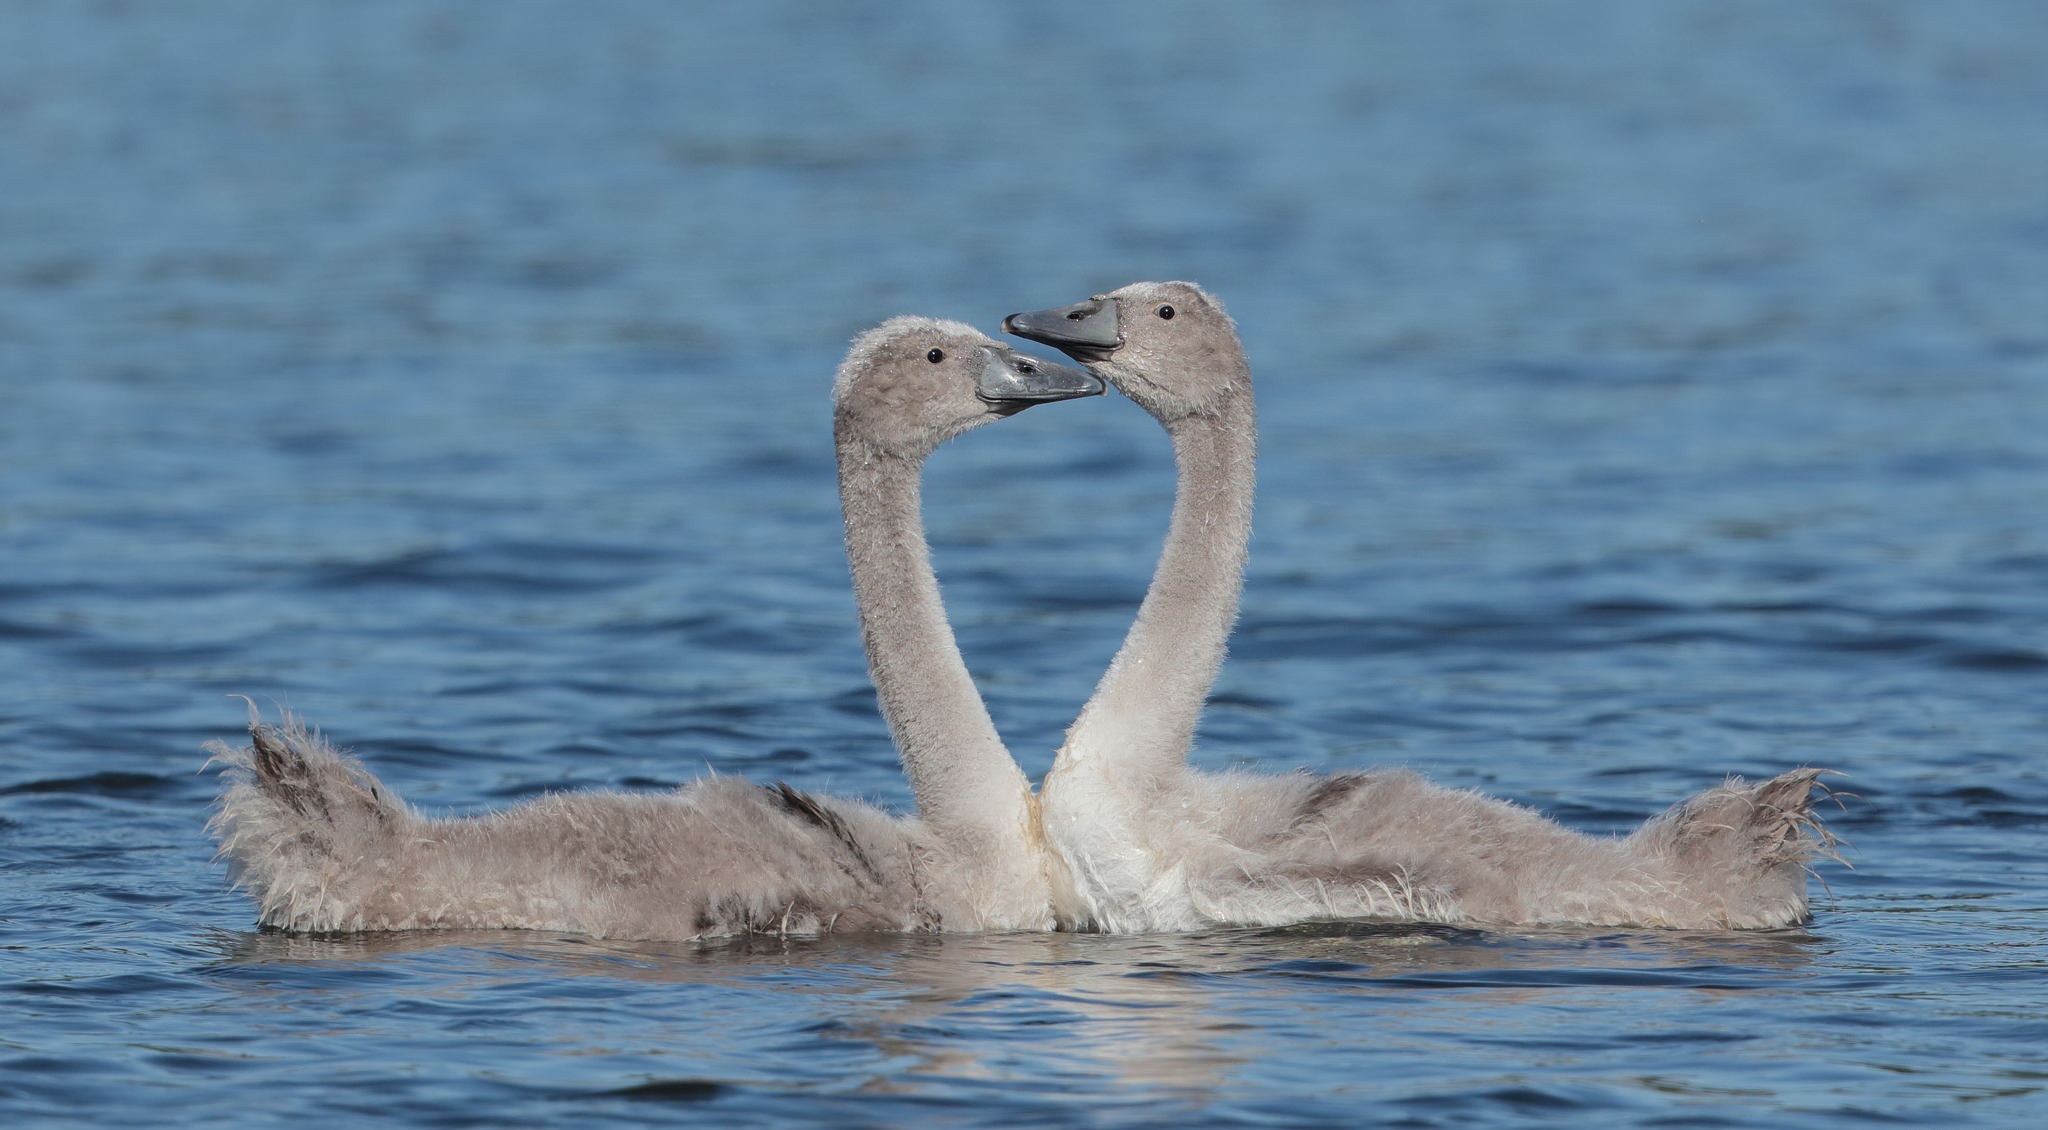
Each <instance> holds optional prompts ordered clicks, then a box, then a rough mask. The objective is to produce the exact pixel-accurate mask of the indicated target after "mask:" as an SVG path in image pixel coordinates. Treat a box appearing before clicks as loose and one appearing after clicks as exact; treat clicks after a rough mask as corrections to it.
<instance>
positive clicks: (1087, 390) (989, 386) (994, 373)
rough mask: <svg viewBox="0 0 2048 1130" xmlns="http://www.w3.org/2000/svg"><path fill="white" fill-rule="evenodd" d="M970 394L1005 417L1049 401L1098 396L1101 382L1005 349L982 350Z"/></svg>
mask: <svg viewBox="0 0 2048 1130" xmlns="http://www.w3.org/2000/svg"><path fill="white" fill-rule="evenodd" d="M982 354H983V356H982V362H981V375H980V376H979V377H977V378H976V379H975V382H974V393H975V395H976V396H979V397H981V398H982V400H984V401H986V402H987V403H988V404H989V405H991V406H992V407H994V408H995V409H996V411H998V412H1001V413H1002V414H1004V415H1005V416H1007V415H1011V414H1013V413H1017V412H1022V411H1023V410H1025V409H1026V408H1029V407H1031V406H1032V405H1034V404H1042V403H1044V402H1046V401H1049V400H1072V399H1074V398H1075V397H1077V396H1101V395H1102V391H1103V385H1102V382H1101V381H1100V380H1099V379H1097V378H1096V377H1094V376H1093V375H1091V374H1089V373H1084V372H1082V371H1081V370H1079V369H1074V368H1069V367H1068V366H1065V365H1055V364H1053V363H1052V362H1050V361H1040V360H1039V359H1038V358H1036V357H1027V356H1025V355H1024V354H1022V353H1019V352H1017V351H1016V350H1014V349H1011V348H1010V347H1008V346H1005V345H991V346H988V347H986V348H984V349H983V350H982Z"/></svg>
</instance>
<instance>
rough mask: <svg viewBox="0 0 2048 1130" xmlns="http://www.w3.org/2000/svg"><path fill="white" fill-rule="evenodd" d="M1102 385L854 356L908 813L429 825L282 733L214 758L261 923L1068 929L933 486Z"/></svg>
mask: <svg viewBox="0 0 2048 1130" xmlns="http://www.w3.org/2000/svg"><path fill="white" fill-rule="evenodd" d="M1102 391H1103V385H1102V382H1101V381H1100V380H1098V379H1097V378H1095V377H1093V376H1091V375H1089V374H1087V373H1084V372H1081V371H1080V370H1078V369H1073V368H1070V367H1067V366H1064V365H1054V364H1049V363H1046V362H1043V361H1039V360H1036V359H1033V358H1031V357H1028V356H1025V355H1024V354H1022V353H1019V352H1017V351H1016V350H1014V349H1011V348H1010V347H1008V346H1006V345H1003V344H1001V343H999V342H996V341H994V340H992V339H990V338H988V337H987V336H985V335H983V334H982V333H980V332H979V331H976V330H974V329H972V328H971V327H969V326H966V325H963V324H961V323H958V322H949V321H940V320H935V319H930V318H919V317H899V318H893V319H891V320H889V321H887V322H885V323H883V324H882V325H880V326H879V327H876V328H875V329H872V330H869V331H868V332H866V333H864V334H862V335H861V336H860V337H858V338H857V339H855V341H854V343H853V345H852V348H851V349H850V351H849V352H848V354H847V356H846V359H845V361H844V362H843V363H842V364H841V366H840V368H839V371H838V376H837V379H836V381H835V383H834V386H833V400H834V420H833V438H834V444H835V447H836V448H837V451H838V461H839V483H840V497H841V505H842V511H843V516H844V519H845V529H846V547H847V555H848V561H849V563H850V565H851V568H852V573H853V580H854V591H855V597H856V603H857V604H858V607H859V612H860V623H861V634H862V640H863V644H864V646H865V648H866V651H867V656H868V662H869V666H870V671H871V674H872V676H873V679H874V682H875V685H876V688H877V690H878V692H879V700H880V704H881V710H882V713H883V715H884V716H885V718H886V720H887V722H888V725H889V729H890V732H891V735H892V736H893V738H894V739H895V742H896V745H897V748H898V750H899V752H900V754H901V757H902V760H903V763H904V766H905V768H906V769H907V771H908V775H909V778H910V784H911V788H912V792H913V793H914V794H915V797H916V802H917V815H916V816H914V817H908V818H895V817H891V816H889V815H887V814H885V813H883V812H882V811H880V810H878V809H876V808H873V807H871V806H869V805H867V804H864V803H861V802H859V801H851V800H841V799H835V798H830V797H823V796H816V795H813V794H810V793H806V792H802V791H799V790H797V789H795V788H792V787H791V786H789V785H787V784H779V783H778V784H775V785H771V786H761V785H755V784H751V783H749V782H747V781H744V780H741V779H739V778H734V777H717V776H712V777H706V778H703V779H700V780H697V781H694V782H692V783H690V784H688V785H685V786H683V787H682V788H680V789H678V790H676V791H673V792H668V793H658V794H636V793H618V792H580V793H569V794H562V795H554V796H547V797H542V798H540V799H537V800H534V801H531V802H528V803H526V804H522V805H519V806H517V807H514V808H511V809H509V810H505V811H501V812H497V813H492V814H489V815H484V816H477V817H457V818H448V819H430V818H426V817H422V816H421V815H419V814H418V813H416V812H414V811H413V810H412V809H411V808H410V807H408V806H407V805H406V804H405V803H404V802H403V801H401V800H400V799H399V798H398V797H397V796H396V795H394V794H393V793H392V792H391V790H390V789H389V788H387V787H385V786H384V785H383V784H382V783H380V782H379V781H378V780H377V779H376V778H374V777H373V776H371V775H370V773H369V772H368V771H367V770H366V769H364V768H363V767H362V766H361V765H360V764H358V763H357V762H355V761H353V760H351V759H349V758H346V757H343V756H342V755H341V754H339V753H337V752H336V751H335V749H334V748H333V747H332V746H331V745H329V744H328V743H327V742H326V741H325V740H323V739H322V738H321V737H320V735H319V734H317V733H316V732H314V731H312V730H310V729H308V728H307V727H306V725H305V724H304V722H303V721H302V720H300V719H299V718H296V717H294V716H292V715H291V714H289V713H286V715H285V716H284V718H283V719H282V721H281V722H279V723H277V724H271V723H267V722H265V721H264V720H263V719H262V718H261V717H260V716H259V714H258V712H257V710H256V708H255V706H254V704H253V703H251V704H250V719H249V738H250V743H249V744H248V745H247V746H244V747H241V748H232V747H229V746H228V745H226V744H225V743H220V742H215V743H211V744H210V745H209V747H208V748H209V750H210V751H211V752H212V753H213V754H214V756H215V760H216V761H219V762H221V763H223V764H224V766H225V769H224V778H225V782H226V788H225V790H224V792H223V795H222V797H221V800H220V802H219V805H218V809H217V812H216V813H215V815H214V817H213V819H212V820H211V821H210V823H209V830H210V831H211V832H212V833H213V834H214V835H215V836H216V837H217V839H218V841H219V856H220V857H221V858H224V859H226V860H227V861H228V863H229V867H230V870H231V873H232V877H233V879H234V881H235V883H236V884H237V885H239V886H242V887H244V888H246V889H247V890H248V891H249V892H250V893H251V894H252V895H253V896H254V898H255V901H256V903H257V905H258V909H259V917H260V921H261V923H262V924H263V925H266V926H272V927H281V928H285V929H289V930H300V931H316V932H335V931H364V930H416V929H427V928H436V927H450V928H504V927H511V928H529V929H545V930H560V931H567V932H575V933H581V934H589V935H596V936H603V937H615V938H642V939H682V938H700V937H710V936H719V935H730V934H744V933H753V932H771V933H783V934H805V933H822V932H827V931H835V930H837V931H846V930H893V931H906V930H920V931H933V930H948V931H964V930H1043V929H1051V928H1052V927H1053V926H1054V925H1055V921H1054V918H1053V914H1052V909H1051V907H1052V902H1051V896H1050V894H1049V892H1048V885H1049V881H1050V880H1049V879H1048V877H1047V867H1048V860H1047V856H1046V851H1045V848H1044V846H1043V844H1042V842H1041V841H1040V839H1039V837H1038V833H1037V817H1036V812H1035V807H1034V805H1035V799H1034V797H1033V795H1032V792H1031V787H1030V783H1029V782H1028V781H1027V780H1026V778H1025V777H1024V775H1023V773H1022V771H1020V770H1019V769H1018V768H1017V765H1016V763H1015V762H1014V761H1013V760H1012V759H1011V757H1010V755H1009V752H1008V750H1006V749H1005V748H1004V746H1003V744H1002V741H1001V739H1000V738H999V737H998V736H997V734H996V730H995V726H994V725H993V723H992V722H991V721H990V719H989V715H988V711H987V709H986V707H984V706H983V704H982V701H981V698H980V696H979V694H978V693H977V692H976V691H975V688H974V684H973V682H972V681H971V679H970V678H969V676H968V672H967V667H966V665H965V663H964V662H963V661H962V660H961V657H960V652H959V649H958V647H957V646H956V645H955V642H954V638H953V634H952V629H951V628H950V626H949V625H948V624H947V622H946V617H945V609H944V607H943V605H942V604H941V603H940V599H939V588H938V582H937V580H936V578H935V577H934V576H933V573H932V566H931V558H930V553H929V550H928V548H927V545H926V542H925V537H924V529H923V523H922V519H921V517H920V513H919V476H920V473H921V471H922V467H923V464H924V460H925V458H926V457H927V456H928V455H930V454H931V452H932V451H933V450H934V449H936V448H937V447H938V446H939V445H940V444H941V443H944V442H945V441H946V440H948V439H951V438H953V437H954V436H957V435H960V434H961V433H964V432H966V431H968V430H970V429H972V428H976V427H980V426H981V425H983V424H987V423H990V422H991V421H994V420H996V419H998V418H1000V417H1003V416H1007V415H1011V414H1013V413H1016V412H1019V411H1022V410H1023V409H1024V408H1026V407H1028V406H1030V405H1032V404H1036V403H1040V402H1043V401H1052V400H1066V399H1071V398H1074V397H1080V396H1092V395H1097V394H1100V393H1101V392H1102Z"/></svg>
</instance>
